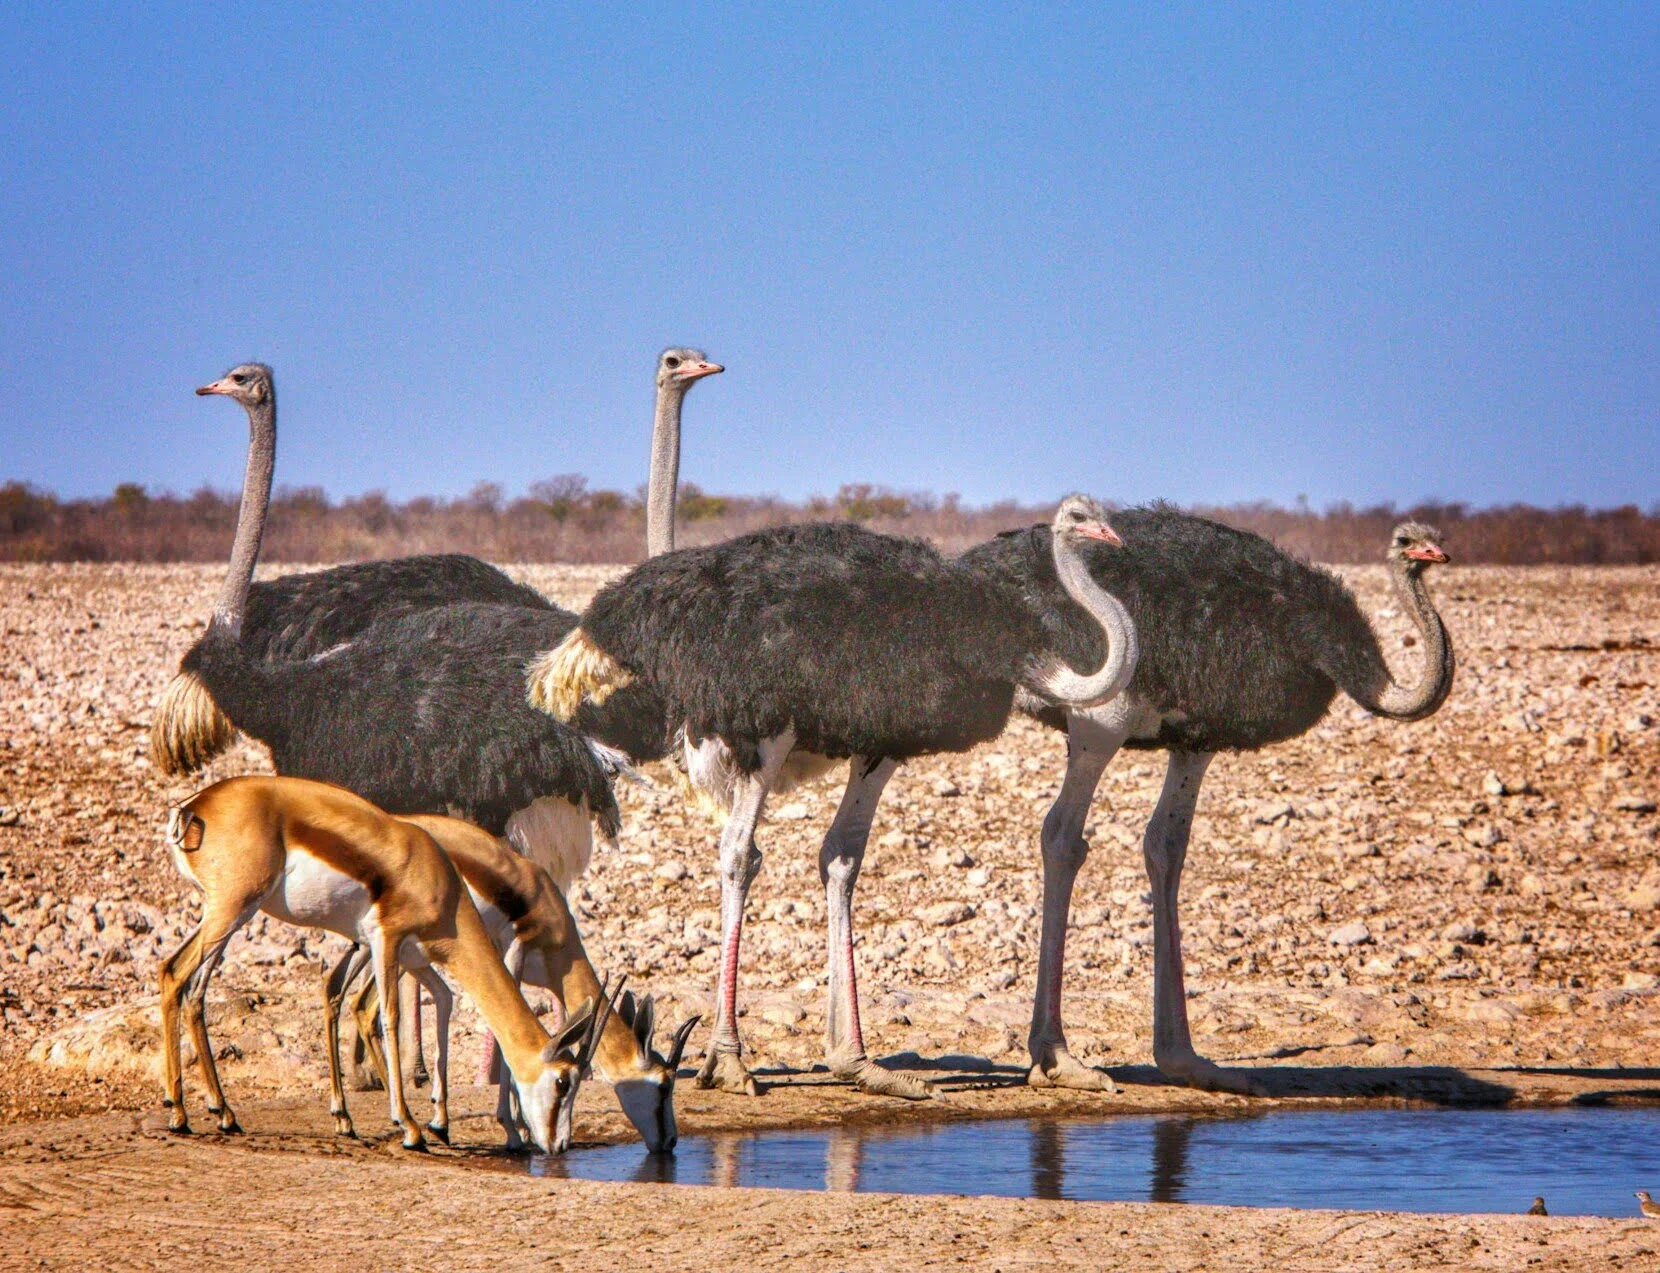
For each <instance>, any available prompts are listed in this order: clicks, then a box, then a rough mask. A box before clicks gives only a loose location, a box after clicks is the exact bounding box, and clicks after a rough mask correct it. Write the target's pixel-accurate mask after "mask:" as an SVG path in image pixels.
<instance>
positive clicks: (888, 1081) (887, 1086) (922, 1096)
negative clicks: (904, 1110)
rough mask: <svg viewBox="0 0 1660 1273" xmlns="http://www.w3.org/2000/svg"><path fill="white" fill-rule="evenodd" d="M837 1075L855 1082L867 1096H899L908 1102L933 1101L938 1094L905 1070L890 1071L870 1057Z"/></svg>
mask: <svg viewBox="0 0 1660 1273" xmlns="http://www.w3.org/2000/svg"><path fill="white" fill-rule="evenodd" d="M836 1074H837V1075H838V1076H839V1077H841V1078H848V1079H852V1080H853V1084H854V1086H855V1087H857V1088H858V1089H859V1090H860V1091H861V1092H864V1093H865V1094H866V1095H867V1096H897V1097H899V1098H900V1099H901V1100H907V1101H931V1100H933V1099H934V1097H935V1095H936V1093H935V1092H934V1089H933V1088H931V1087H929V1086H928V1084H926V1083H924V1082H923V1081H922V1080H921V1079H919V1078H917V1077H916V1076H915V1075H914V1074H906V1073H905V1072H904V1071H903V1070H889V1069H884V1068H883V1067H882V1066H880V1065H878V1064H876V1062H875V1061H872V1060H870V1059H869V1058H868V1057H860V1058H859V1060H858V1061H856V1062H854V1064H853V1066H852V1068H850V1069H844V1068H838V1069H837V1070H836Z"/></svg>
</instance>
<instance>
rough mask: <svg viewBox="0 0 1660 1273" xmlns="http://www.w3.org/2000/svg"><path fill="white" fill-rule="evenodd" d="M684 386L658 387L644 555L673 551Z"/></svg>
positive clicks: (647, 493) (678, 484)
mask: <svg viewBox="0 0 1660 1273" xmlns="http://www.w3.org/2000/svg"><path fill="white" fill-rule="evenodd" d="M685 400H686V390H685V389H684V388H681V389H674V388H670V387H669V386H666V385H665V386H663V387H661V388H659V389H658V390H657V419H656V421H655V422H654V423H653V425H652V428H651V476H650V477H649V478H648V479H647V486H646V556H648V557H655V556H657V555H658V554H659V553H666V552H673V551H674V504H675V497H676V495H677V494H678V493H679V490H680V404H681V403H683V402H685Z"/></svg>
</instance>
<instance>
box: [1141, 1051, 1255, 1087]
mask: <svg viewBox="0 0 1660 1273" xmlns="http://www.w3.org/2000/svg"><path fill="white" fill-rule="evenodd" d="M1153 1063H1154V1064H1155V1065H1157V1066H1158V1067H1159V1073H1161V1074H1163V1075H1164V1076H1165V1078H1168V1079H1173V1080H1175V1081H1176V1082H1177V1083H1182V1084H1185V1085H1186V1086H1188V1087H1196V1088H1199V1089H1200V1090H1201V1091H1205V1092H1233V1093H1234V1094H1235V1095H1238V1096H1267V1095H1268V1094H1269V1093H1268V1088H1267V1087H1266V1086H1265V1085H1264V1084H1263V1083H1262V1081H1261V1080H1260V1079H1258V1078H1257V1076H1256V1075H1255V1074H1253V1073H1251V1071H1249V1070H1230V1069H1225V1068H1224V1067H1222V1066H1220V1065H1218V1064H1216V1062H1214V1061H1207V1060H1205V1058H1204V1057H1202V1056H1200V1055H1199V1054H1198V1053H1197V1052H1193V1051H1187V1052H1182V1053H1178V1054H1176V1055H1175V1056H1164V1057H1160V1056H1155V1057H1154V1058H1153Z"/></svg>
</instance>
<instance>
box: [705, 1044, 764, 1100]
mask: <svg viewBox="0 0 1660 1273" xmlns="http://www.w3.org/2000/svg"><path fill="white" fill-rule="evenodd" d="M697 1085H698V1086H699V1087H701V1088H705V1089H708V1088H713V1089H716V1090H719V1091H722V1092H731V1093H733V1094H734V1095H735V1096H756V1095H759V1089H758V1088H757V1087H756V1086H755V1078H754V1076H753V1075H752V1074H750V1072H749V1071H748V1070H747V1069H746V1068H745V1067H744V1063H743V1061H742V1059H741V1058H740V1057H739V1056H738V1054H737V1053H736V1052H711V1053H710V1054H709V1059H708V1060H706V1061H705V1062H704V1063H703V1068H702V1069H701V1070H699V1071H698V1073H697Z"/></svg>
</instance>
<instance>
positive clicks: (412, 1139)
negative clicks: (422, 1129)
mask: <svg viewBox="0 0 1660 1273" xmlns="http://www.w3.org/2000/svg"><path fill="white" fill-rule="evenodd" d="M403 1147H404V1148H405V1149H407V1150H408V1151H409V1152H410V1153H412V1154H430V1153H431V1152H432V1151H431V1150H430V1149H428V1148H427V1143H426V1141H425V1140H423V1139H422V1138H421V1137H420V1136H414V1135H411V1136H405V1137H404V1138H403Z"/></svg>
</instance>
